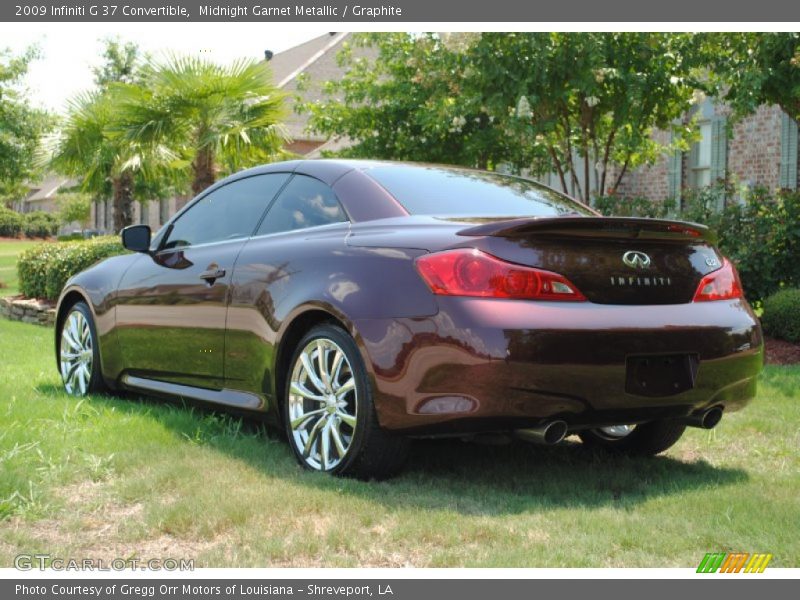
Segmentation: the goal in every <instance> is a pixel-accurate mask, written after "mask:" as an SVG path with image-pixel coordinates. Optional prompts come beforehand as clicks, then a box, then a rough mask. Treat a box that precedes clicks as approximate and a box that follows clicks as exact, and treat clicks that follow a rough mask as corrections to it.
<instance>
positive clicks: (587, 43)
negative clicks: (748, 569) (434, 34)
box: [472, 32, 700, 202]
mask: <svg viewBox="0 0 800 600" xmlns="http://www.w3.org/2000/svg"><path fill="white" fill-rule="evenodd" d="M690 41H691V37H690V36H687V35H684V34H671V33H669V34H668V33H637V32H625V33H522V34H498V33H486V34H483V35H482V36H481V38H480V40H479V41H478V43H477V44H476V45H475V46H474V48H473V50H472V52H473V54H474V56H475V59H474V61H473V64H474V73H476V74H477V82H476V88H477V89H478V90H480V93H481V94H482V95H483V96H484V98H485V100H484V101H485V103H486V104H487V105H488V106H489V109H490V112H492V114H495V115H496V116H497V122H498V123H499V126H500V127H502V128H503V129H504V131H505V132H506V133H507V135H508V136H509V137H510V138H512V139H514V140H516V141H517V143H516V144H515V145H514V147H515V148H516V152H515V153H514V154H512V155H511V156H509V157H508V158H509V159H510V160H511V162H512V163H513V164H515V165H517V166H519V167H523V166H525V165H526V164H530V161H531V160H532V159H536V158H537V156H541V154H542V151H544V152H545V153H546V154H547V156H549V158H550V161H549V165H548V166H549V167H550V168H552V169H553V170H554V171H555V172H556V173H557V174H558V176H559V179H560V181H561V185H562V187H563V189H564V190H565V191H566V190H567V179H571V181H572V183H573V185H574V186H575V188H576V189H577V196H578V197H579V199H581V200H583V201H584V202H588V201H589V200H590V198H591V196H592V195H594V194H604V193H605V192H606V189H607V187H609V184H610V187H611V188H612V189H613V188H616V187H618V186H619V184H620V182H621V181H622V179H623V177H624V176H625V174H626V173H627V172H628V170H629V169H632V168H635V167H637V166H640V165H642V164H647V163H653V162H654V161H655V160H656V159H657V158H658V157H659V156H661V155H662V154H663V152H664V150H665V147H664V145H662V144H659V143H657V142H656V141H655V140H654V138H653V136H652V133H653V131H654V130H655V129H662V130H677V131H679V132H683V133H685V131H684V130H685V126H684V125H681V124H679V119H680V118H681V117H682V115H683V114H684V113H685V112H686V111H687V110H688V109H689V108H691V104H692V100H693V98H694V95H695V91H696V89H697V87H698V86H699V85H700V82H699V79H698V76H699V74H700V73H699V71H698V67H699V65H698V64H697V62H696V61H695V60H694V59H693V57H691V55H690V54H689V53H687V52H685V51H684V50H685V48H686V47H687V44H688V43H689V42H690ZM535 164H536V163H535ZM538 164H539V165H541V162H539V163H538ZM612 167H614V170H615V171H616V173H615V176H614V178H613V179H610V178H609V174H610V172H611V170H612ZM539 168H540V169H541V167H539ZM592 172H593V173H592ZM579 173H580V176H579ZM591 175H594V181H596V182H597V184H598V185H597V189H595V190H592V189H590V188H589V184H588V182H589V181H590V180H591V177H590V176H591Z"/></svg>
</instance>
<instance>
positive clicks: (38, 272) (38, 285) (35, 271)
mask: <svg viewBox="0 0 800 600" xmlns="http://www.w3.org/2000/svg"><path fill="white" fill-rule="evenodd" d="M59 249H60V248H59V244H55V243H44V244H38V245H36V246H33V247H32V248H28V249H27V250H25V251H23V252H22V254H20V256H19V260H17V274H18V276H19V291H20V292H21V293H22V294H23V295H25V296H27V297H28V298H45V297H46V290H47V267H48V265H49V264H50V261H51V260H52V258H53V256H55V254H56V252H58V251H59Z"/></svg>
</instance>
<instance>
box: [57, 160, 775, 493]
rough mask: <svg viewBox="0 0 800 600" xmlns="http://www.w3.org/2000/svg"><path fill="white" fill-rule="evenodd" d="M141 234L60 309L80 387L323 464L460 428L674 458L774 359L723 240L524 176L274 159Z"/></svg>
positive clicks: (346, 467)
mask: <svg viewBox="0 0 800 600" xmlns="http://www.w3.org/2000/svg"><path fill="white" fill-rule="evenodd" d="M122 239H123V243H124V245H125V246H126V247H127V248H128V249H129V250H132V251H134V253H132V254H127V255H123V256H118V257H115V258H110V259H108V260H106V261H104V262H102V263H100V264H97V265H95V266H94V267H91V268H90V269H87V270H86V271H83V272H82V273H80V274H78V275H77V276H75V277H74V278H72V279H71V280H70V281H69V282H68V284H67V286H66V288H65V290H64V292H63V294H62V296H61V299H60V301H59V305H58V318H57V328H56V331H57V334H56V357H57V361H58V366H59V369H60V372H61V375H62V377H63V380H64V385H65V387H66V389H67V391H68V392H69V393H71V394H76V395H83V394H87V393H92V392H98V391H101V390H105V389H109V388H110V389H130V390H137V391H140V392H145V393H151V394H155V395H166V396H172V397H183V398H189V399H194V400H200V401H205V402H210V403H214V404H217V405H226V406H229V407H233V408H235V409H238V410H242V411H248V412H253V413H262V414H264V415H265V416H266V417H267V418H268V419H270V420H271V421H273V422H274V423H276V424H280V425H281V426H282V427H283V428H284V429H285V431H286V434H287V437H288V439H289V443H290V445H291V447H292V450H293V451H294V453H295V454H296V456H297V459H298V460H299V461H300V463H301V464H303V465H304V466H305V467H307V468H310V469H314V470H319V471H328V472H331V473H337V474H348V475H354V476H358V477H377V476H385V475H388V474H390V473H392V472H393V471H395V470H396V469H397V468H398V467H399V466H400V465H401V464H402V461H403V459H404V456H405V454H406V450H407V447H408V444H409V439H410V438H413V437H427V436H444V435H446V436H462V437H465V438H469V437H475V436H482V435H484V434H492V435H495V436H496V435H497V434H504V435H509V436H511V435H516V436H519V437H523V438H527V439H529V440H532V441H537V442H540V443H545V444H554V443H557V442H559V441H560V440H562V439H563V438H564V436H566V435H568V434H572V433H575V434H577V435H578V436H579V437H580V438H581V439H582V441H583V442H584V443H585V444H587V445H592V446H601V447H604V448H606V449H608V450H610V451H621V452H629V453H635V454H645V455H646V454H655V453H658V452H661V451H663V450H665V449H666V448H668V447H670V446H671V445H672V444H674V443H675V442H676V441H677V440H678V438H679V437H680V436H681V434H682V433H683V431H684V429H685V427H686V426H687V425H689V426H697V427H705V428H710V427H713V426H715V425H716V424H717V423H718V422H719V420H720V419H721V417H722V415H723V412H727V411H734V410H737V409H739V408H741V407H742V406H743V405H744V404H745V403H746V402H747V401H748V400H749V399H751V398H752V397H753V395H754V394H755V389H756V377H757V375H758V373H759V370H760V369H761V365H762V355H763V342H762V336H761V331H760V328H759V325H758V320H757V319H756V318H755V316H754V315H753V312H752V311H751V309H750V307H749V306H748V304H747V302H746V301H745V299H744V297H743V296H742V288H741V284H740V282H739V278H738V275H737V273H736V270H735V269H734V267H733V265H732V264H731V263H730V262H728V260H727V259H725V258H724V257H723V256H722V255H721V254H720V253H719V251H718V250H717V249H716V248H715V247H714V235H713V234H712V232H711V231H709V230H708V229H706V228H705V227H703V226H701V225H696V224H691V223H683V222H676V221H663V220H654V219H635V218H603V217H600V216H598V215H597V214H596V213H594V212H593V211H592V210H591V209H589V208H586V207H585V206H583V205H582V204H580V203H577V202H575V201H573V200H571V199H569V198H567V197H565V196H563V195H561V194H559V193H557V192H555V191H553V190H551V189H549V188H546V187H543V186H541V185H538V184H536V183H533V182H531V181H528V180H526V179H521V178H517V177H511V176H505V175H499V174H496V173H489V172H483V171H473V170H468V169H460V168H450V167H440V166H427V165H414V164H398V163H384V162H361V161H343V160H332V161H292V162H284V163H276V164H270V165H267V166H264V167H259V168H255V169H251V170H248V171H244V172H242V173H239V174H237V175H234V176H232V177H229V178H227V179H225V180H224V181H220V182H219V183H217V184H216V185H214V186H212V187H210V188H209V189H208V190H206V191H205V192H203V193H202V194H201V195H200V196H198V197H197V198H195V199H194V200H193V201H192V202H190V203H189V204H188V205H187V206H186V207H185V208H184V209H183V210H181V211H180V212H179V213H178V214H176V215H175V216H174V217H173V218H172V219H171V221H170V222H169V223H168V224H167V225H166V226H164V227H163V228H162V229H161V230H160V231H159V232H158V233H157V234H156V235H155V236H153V237H152V239H151V233H150V229H149V228H148V227H146V226H144V225H135V226H132V227H128V228H127V229H125V230H124V231H123V233H122Z"/></svg>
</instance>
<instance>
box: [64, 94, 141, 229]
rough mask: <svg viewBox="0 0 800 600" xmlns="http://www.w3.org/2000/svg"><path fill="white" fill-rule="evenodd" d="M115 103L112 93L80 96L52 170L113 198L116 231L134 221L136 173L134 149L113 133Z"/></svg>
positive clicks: (66, 122) (89, 190) (71, 109)
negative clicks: (132, 168)
mask: <svg viewBox="0 0 800 600" xmlns="http://www.w3.org/2000/svg"><path fill="white" fill-rule="evenodd" d="M114 110H115V109H114V101H113V99H112V94H111V92H109V91H108V90H105V91H95V92H91V93H85V94H81V95H78V96H76V97H75V98H73V99H71V100H70V101H69V103H68V112H67V116H66V118H65V120H64V122H63V124H62V126H61V128H60V131H59V132H58V136H57V138H56V139H55V140H54V148H53V151H52V155H51V158H50V166H51V168H52V169H54V170H55V171H57V172H59V173H63V174H65V175H70V176H76V177H81V189H82V190H83V191H84V192H87V193H90V194H92V195H93V196H95V197H101V198H102V197H107V196H112V197H113V205H114V230H115V231H119V230H121V229H122V228H123V227H126V226H128V225H130V224H131V223H132V221H133V214H132V209H133V185H134V182H133V172H132V170H131V169H130V168H128V161H129V160H130V158H131V156H130V147H129V146H128V145H126V144H124V143H122V142H121V141H120V139H119V138H118V137H115V136H114V135H113V133H112V125H113V123H114V121H113V119H114Z"/></svg>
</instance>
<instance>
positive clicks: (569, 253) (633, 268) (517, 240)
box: [458, 217, 722, 304]
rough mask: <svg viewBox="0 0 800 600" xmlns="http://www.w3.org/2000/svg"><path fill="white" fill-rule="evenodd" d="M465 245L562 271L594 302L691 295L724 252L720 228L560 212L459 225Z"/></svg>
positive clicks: (674, 300) (661, 300) (667, 300)
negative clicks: (719, 240) (716, 244)
mask: <svg viewBox="0 0 800 600" xmlns="http://www.w3.org/2000/svg"><path fill="white" fill-rule="evenodd" d="M458 235H459V236H461V237H466V238H469V240H468V241H467V240H465V243H464V244H463V245H464V246H474V247H478V248H480V249H481V250H484V251H485V252H488V253H490V254H493V255H494V256H497V257H498V258H501V259H503V260H507V261H509V262H514V263H518V264H524V265H529V266H534V267H539V268H542V269H547V270H550V271H554V272H557V273H560V274H561V275H564V276H565V277H567V278H568V279H569V280H570V281H572V283H574V284H575V285H576V286H577V287H578V289H579V290H580V291H581V292H582V293H583V294H584V295H585V296H586V297H587V298H588V299H589V300H590V301H592V302H596V303H600V304H679V303H685V302H691V301H692V298H693V297H694V294H695V292H696V290H697V286H698V284H699V282H700V280H701V279H702V277H703V275H705V274H706V273H709V272H711V271H714V270H716V269H718V268H719V267H720V265H721V262H722V257H721V256H720V255H719V254H718V252H717V251H716V250H715V249H714V247H713V245H712V244H713V242H714V241H715V239H716V238H715V235H714V233H713V232H712V231H711V230H709V229H708V228H707V227H704V226H702V225H697V224H693V223H684V222H679V221H666V220H659V219H636V218H612V217H555V218H526V219H506V220H489V221H487V222H485V223H481V224H479V225H475V226H472V227H468V228H465V229H462V230H460V231H459V232H458Z"/></svg>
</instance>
